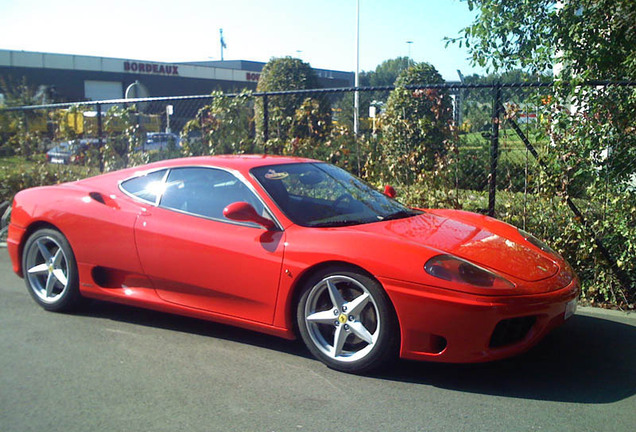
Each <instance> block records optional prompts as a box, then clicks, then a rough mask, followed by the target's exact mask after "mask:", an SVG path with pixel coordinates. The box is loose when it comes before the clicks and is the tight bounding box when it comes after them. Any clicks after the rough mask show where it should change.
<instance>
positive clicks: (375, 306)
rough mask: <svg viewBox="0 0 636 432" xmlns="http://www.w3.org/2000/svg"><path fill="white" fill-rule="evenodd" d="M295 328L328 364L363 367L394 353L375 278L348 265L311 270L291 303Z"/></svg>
mask: <svg viewBox="0 0 636 432" xmlns="http://www.w3.org/2000/svg"><path fill="white" fill-rule="evenodd" d="M297 320H298V328H299V330H300V334H301V336H302V338H303V340H304V342H305V344H306V345H307V347H308V348H309V350H310V351H311V352H312V353H313V354H314V355H315V356H316V357H317V358H318V359H320V360H321V361H322V362H323V363H325V364H326V365H327V366H329V367H332V368H334V369H338V370H342V371H346V372H352V373H363V372H368V371H370V370H373V369H377V368H379V367H381V366H382V365H384V364H385V363H386V362H387V361H389V360H390V359H391V358H393V357H394V355H395V350H396V349H397V346H398V342H399V332H398V326H397V324H396V323H397V320H396V319H395V314H394V312H393V309H392V308H391V306H390V302H389V300H388V298H387V296H386V294H385V292H384V290H383V289H382V287H381V286H380V284H379V283H378V282H377V281H376V280H374V279H372V278H370V277H368V276H366V275H364V274H361V273H357V272H351V271H350V270H349V269H346V268H343V269H339V268H332V269H330V270H329V271H327V272H323V273H320V274H317V275H314V277H313V278H311V279H310V280H309V281H308V283H307V284H306V286H305V289H304V291H303V293H302V295H301V297H300V301H299V303H298V308H297Z"/></svg>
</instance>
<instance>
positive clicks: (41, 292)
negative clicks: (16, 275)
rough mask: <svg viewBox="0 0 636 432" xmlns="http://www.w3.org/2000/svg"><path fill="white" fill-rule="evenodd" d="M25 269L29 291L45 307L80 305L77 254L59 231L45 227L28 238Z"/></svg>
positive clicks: (59, 309) (57, 308) (57, 309)
mask: <svg viewBox="0 0 636 432" xmlns="http://www.w3.org/2000/svg"><path fill="white" fill-rule="evenodd" d="M22 272H23V274H24V281H25V283H26V286H27V290H28V291H29V294H31V297H33V299H34V300H35V301H36V303H38V304H39V305H40V306H42V307H43V308H44V309H46V310H48V311H53V312H69V311H71V310H73V309H75V308H76V307H77V306H78V305H79V303H80V300H81V295H80V292H79V277H78V273H77V263H76V261H75V255H74V254H73V250H72V249H71V246H70V245H69V243H68V240H66V237H64V235H62V233H60V232H59V231H56V230H54V229H49V228H43V229H39V230H37V231H35V232H34V233H33V234H32V235H31V236H30V237H29V239H28V240H27V242H26V244H25V245H24V249H23V252H22Z"/></svg>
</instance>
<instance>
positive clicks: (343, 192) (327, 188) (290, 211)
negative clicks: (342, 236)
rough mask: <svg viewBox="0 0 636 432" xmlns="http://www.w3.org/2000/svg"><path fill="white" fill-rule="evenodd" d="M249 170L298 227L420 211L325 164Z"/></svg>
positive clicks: (366, 220)
mask: <svg viewBox="0 0 636 432" xmlns="http://www.w3.org/2000/svg"><path fill="white" fill-rule="evenodd" d="M250 172H251V173H252V175H253V176H254V178H256V180H257V181H258V182H259V183H260V184H261V185H262V186H263V188H264V189H265V190H266V191H267V193H268V194H269V196H270V197H271V198H272V199H273V200H274V201H275V202H276V204H277V205H278V207H279V208H280V209H281V211H282V212H283V213H285V215H286V216H287V217H288V218H289V219H291V220H292V222H294V223H295V224H298V225H302V226H307V227H336V226H347V225H358V224H365V223H372V222H379V221H383V220H390V219H400V218H406V217H411V216H414V215H417V214H420V212H419V211H417V210H412V209H410V208H408V207H405V206H403V205H402V204H400V203H399V202H397V201H395V200H393V199H391V198H389V197H387V196H386V195H384V194H382V193H380V192H378V191H376V190H375V189H373V188H372V187H371V186H369V185H368V184H366V183H364V182H363V181H361V180H360V179H358V178H356V177H354V176H353V175H351V174H349V173H348V172H346V171H344V170H342V169H340V168H337V167H335V166H333V165H329V164H326V163H294V164H283V165H270V166H263V167H258V168H253V169H252V170H251V171H250Z"/></svg>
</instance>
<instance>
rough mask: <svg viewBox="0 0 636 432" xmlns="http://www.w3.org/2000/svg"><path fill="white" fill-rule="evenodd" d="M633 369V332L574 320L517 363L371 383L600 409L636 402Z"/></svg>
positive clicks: (246, 339) (240, 332) (126, 316)
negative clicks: (599, 406) (632, 399)
mask: <svg viewBox="0 0 636 432" xmlns="http://www.w3.org/2000/svg"><path fill="white" fill-rule="evenodd" d="M80 314H81V315H84V316H86V317H92V318H104V319H110V320H115V321H121V322H127V323H131V324H137V325H143V326H150V327H156V328H162V329H166V330H171V331H178V332H184V333H190V334H196V335H201V336H207V337H213V338H218V339H223V340H228V341H233V342H238V343H244V344H250V345H253V346H257V347H260V348H264V349H269V350H275V351H279V352H283V353H286V354H290V355H294V356H299V357H303V358H313V357H312V356H311V355H310V354H309V353H308V351H307V350H306V349H305V347H304V346H303V344H302V343H300V342H298V341H288V340H284V339H281V338H277V337H274V336H269V335H265V334H261V333H257V332H253V331H250V330H245V329H241V328H237V327H232V326H228V325H224V324H219V323H212V322H208V321H204V320H198V319H194V318H187V317H182V316H177V315H172V314H167V313H162V312H155V311H151V310H146V309H140V308H135V307H130V306H124V305H119V304H115V303H106V302H100V301H91V303H90V305H89V306H88V307H86V308H84V309H83V311H81V312H80ZM634 365H636V328H634V327H633V326H630V325H627V324H621V323H618V322H615V321H611V320H607V319H602V318H597V317H590V316H584V315H575V316H574V317H572V318H571V319H570V320H568V322H567V323H566V324H565V325H564V326H562V327H560V328H558V329H556V330H555V331H553V332H552V333H550V334H549V335H548V336H547V337H546V338H545V339H544V340H543V341H541V343H539V345H537V346H536V347H534V348H533V349H532V350H530V351H529V352H527V353H525V354H523V355H520V356H517V357H513V358H510V359H506V360H500V361H496V362H490V363H478V364H443V363H432V362H411V361H403V360H400V361H399V362H398V363H397V364H394V365H393V367H391V368H389V369H388V370H386V371H384V372H381V373H376V374H373V375H371V376H369V378H370V379H381V380H389V381H399V382H405V383H412V384H420V385H432V386H435V387H439V388H444V389H449V390H456V391H463V392H471V393H479V394H486V395H493V396H504V397H514V398H521V399H534V400H547V401H558V402H574V403H589V404H599V403H612V402H616V401H619V400H623V399H626V398H628V397H631V396H633V395H634V394H636V372H635V371H634Z"/></svg>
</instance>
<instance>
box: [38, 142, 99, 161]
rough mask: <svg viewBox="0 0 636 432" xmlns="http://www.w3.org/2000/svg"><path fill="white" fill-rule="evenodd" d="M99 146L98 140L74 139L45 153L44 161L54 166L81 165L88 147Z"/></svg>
mask: <svg viewBox="0 0 636 432" xmlns="http://www.w3.org/2000/svg"><path fill="white" fill-rule="evenodd" d="M98 145H99V140H98V139H76V140H70V141H65V142H61V143H59V144H58V145H56V146H55V147H53V148H51V149H50V150H49V151H47V152H46V160H47V161H48V162H50V163H55V164H65V165H68V164H71V163H81V162H82V160H83V159H84V155H85V153H86V151H87V150H88V149H89V147H93V146H94V147H96V146H98Z"/></svg>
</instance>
